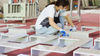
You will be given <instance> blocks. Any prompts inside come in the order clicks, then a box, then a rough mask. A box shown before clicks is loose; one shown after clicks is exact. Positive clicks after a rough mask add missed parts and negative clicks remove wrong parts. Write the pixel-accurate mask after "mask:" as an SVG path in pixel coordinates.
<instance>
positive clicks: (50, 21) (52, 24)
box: [49, 17, 61, 30]
mask: <svg viewBox="0 0 100 56" xmlns="http://www.w3.org/2000/svg"><path fill="white" fill-rule="evenodd" d="M49 24H50V25H51V26H52V27H54V28H55V29H57V30H60V29H61V28H60V27H59V26H58V25H57V24H56V23H55V22H54V18H52V17H49Z"/></svg>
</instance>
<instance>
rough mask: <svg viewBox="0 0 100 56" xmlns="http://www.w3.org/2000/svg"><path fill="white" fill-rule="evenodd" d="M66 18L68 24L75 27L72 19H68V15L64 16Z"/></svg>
mask: <svg viewBox="0 0 100 56" xmlns="http://www.w3.org/2000/svg"><path fill="white" fill-rule="evenodd" d="M65 18H66V20H67V21H68V22H69V24H70V25H71V26H72V27H75V26H74V24H73V22H72V20H71V19H70V17H69V16H68V15H66V16H65Z"/></svg>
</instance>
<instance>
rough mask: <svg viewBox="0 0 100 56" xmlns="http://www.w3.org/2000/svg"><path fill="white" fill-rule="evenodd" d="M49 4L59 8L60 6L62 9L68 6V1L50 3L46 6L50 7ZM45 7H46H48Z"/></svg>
mask: <svg viewBox="0 0 100 56" xmlns="http://www.w3.org/2000/svg"><path fill="white" fill-rule="evenodd" d="M51 4H55V5H56V6H60V5H62V6H63V7H65V6H67V5H69V1H68V0H57V1H56V2H51V3H50V4H48V5H51ZM48 5H46V7H47V6H48Z"/></svg>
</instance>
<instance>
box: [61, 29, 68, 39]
mask: <svg viewBox="0 0 100 56" xmlns="http://www.w3.org/2000/svg"><path fill="white" fill-rule="evenodd" d="M60 32H61V34H62V36H68V37H69V34H67V33H66V32H65V31H64V30H63V29H60Z"/></svg>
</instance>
